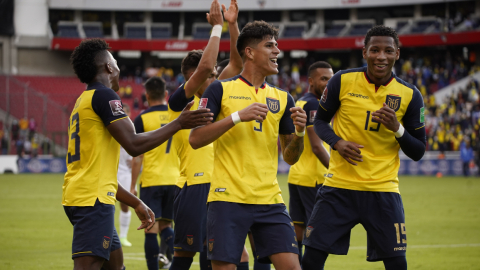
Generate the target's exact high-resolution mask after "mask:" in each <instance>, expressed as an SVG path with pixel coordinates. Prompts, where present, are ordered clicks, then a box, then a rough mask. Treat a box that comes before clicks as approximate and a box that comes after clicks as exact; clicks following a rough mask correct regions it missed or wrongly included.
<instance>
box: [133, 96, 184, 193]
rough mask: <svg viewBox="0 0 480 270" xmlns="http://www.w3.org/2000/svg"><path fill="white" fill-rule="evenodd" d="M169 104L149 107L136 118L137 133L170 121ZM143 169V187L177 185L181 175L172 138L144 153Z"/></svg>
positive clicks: (150, 129)
mask: <svg viewBox="0 0 480 270" xmlns="http://www.w3.org/2000/svg"><path fill="white" fill-rule="evenodd" d="M169 118H170V117H169V115H168V107H167V105H157V106H152V107H150V108H148V109H147V110H145V111H143V112H142V113H141V114H140V115H138V116H137V118H135V121H134V122H133V124H134V125H135V131H136V132H137V133H143V132H148V131H153V130H156V129H159V128H161V127H163V126H165V125H166V124H168V123H170V120H169ZM142 165H143V170H142V175H141V176H140V185H141V186H142V187H152V186H168V185H175V183H176V182H177V179H178V176H179V174H180V173H179V169H178V167H179V161H178V155H177V149H176V148H175V147H173V146H172V138H170V139H168V141H166V142H164V143H163V144H161V145H159V146H157V147H155V148H154V149H152V150H150V151H148V152H146V153H145V154H144V155H143V163H142Z"/></svg>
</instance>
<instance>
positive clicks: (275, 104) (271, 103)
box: [267, 98, 280, 113]
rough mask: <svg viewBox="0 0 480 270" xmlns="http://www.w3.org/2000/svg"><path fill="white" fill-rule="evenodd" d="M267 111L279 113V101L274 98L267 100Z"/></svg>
mask: <svg viewBox="0 0 480 270" xmlns="http://www.w3.org/2000/svg"><path fill="white" fill-rule="evenodd" d="M267 105H268V109H269V110H270V111H271V112H272V113H278V112H279V111H280V100H278V99H274V98H267Z"/></svg>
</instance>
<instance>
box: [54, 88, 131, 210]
mask: <svg viewBox="0 0 480 270" xmlns="http://www.w3.org/2000/svg"><path fill="white" fill-rule="evenodd" d="M126 117H128V116H127V115H126V114H125V113H124V112H123V105H122V102H121V100H120V97H119V96H118V95H117V93H115V91H113V90H112V89H110V88H107V87H105V86H104V85H103V84H100V83H93V84H90V85H89V86H88V87H87V90H85V91H84V92H83V93H82V94H81V95H80V97H79V98H78V99H77V102H76V103H75V107H74V108H73V111H72V114H71V116H70V119H69V122H68V127H69V128H68V138H69V141H68V154H67V172H66V173H65V178H64V184H63V195H62V204H63V205H65V206H93V205H94V204H95V201H96V200H97V198H98V200H99V201H100V202H101V203H104V204H115V201H116V199H115V196H116V193H117V188H118V184H117V170H118V161H119V158H120V144H119V143H118V142H117V141H116V140H115V139H114V138H113V137H112V135H111V134H110V132H109V131H108V129H107V126H108V125H110V124H111V123H113V122H115V121H117V120H120V119H123V118H126Z"/></svg>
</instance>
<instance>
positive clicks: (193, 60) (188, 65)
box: [181, 50, 203, 80]
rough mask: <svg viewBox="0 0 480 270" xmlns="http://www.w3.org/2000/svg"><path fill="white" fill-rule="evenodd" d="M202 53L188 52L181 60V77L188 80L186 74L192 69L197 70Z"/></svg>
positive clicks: (196, 51) (200, 51) (199, 51)
mask: <svg viewBox="0 0 480 270" xmlns="http://www.w3.org/2000/svg"><path fill="white" fill-rule="evenodd" d="M202 55H203V51H202V50H193V51H189V52H188V54H187V56H185V58H183V60H182V66H181V71H182V74H183V77H185V79H186V80H188V79H189V78H188V74H189V73H190V71H192V69H197V67H198V64H199V63H200V59H202Z"/></svg>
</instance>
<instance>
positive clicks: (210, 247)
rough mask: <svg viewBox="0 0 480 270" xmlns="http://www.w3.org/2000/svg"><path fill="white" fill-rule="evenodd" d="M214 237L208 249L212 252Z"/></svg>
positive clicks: (209, 242)
mask: <svg viewBox="0 0 480 270" xmlns="http://www.w3.org/2000/svg"><path fill="white" fill-rule="evenodd" d="M213 242H214V241H213V239H211V240H210V241H208V251H210V252H212V250H213Z"/></svg>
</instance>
